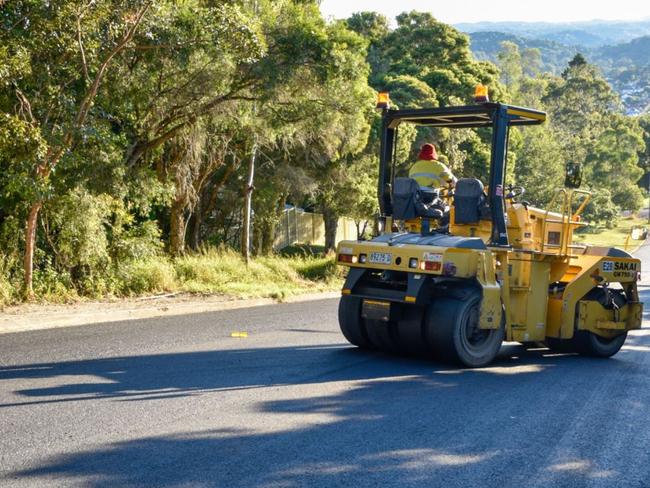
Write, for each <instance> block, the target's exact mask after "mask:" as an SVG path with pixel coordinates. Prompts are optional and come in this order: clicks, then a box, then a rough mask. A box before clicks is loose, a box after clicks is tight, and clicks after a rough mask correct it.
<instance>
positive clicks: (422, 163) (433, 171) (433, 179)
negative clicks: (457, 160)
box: [409, 144, 456, 188]
mask: <svg viewBox="0 0 650 488" xmlns="http://www.w3.org/2000/svg"><path fill="white" fill-rule="evenodd" d="M409 178H413V179H414V180H415V181H417V182H418V185H420V186H421V187H423V188H442V187H444V186H446V185H447V184H451V185H454V184H455V183H456V177H455V176H454V175H453V174H452V172H451V170H450V169H449V168H448V167H447V166H446V165H445V164H443V163H441V162H440V161H438V154H437V153H436V147H435V146H434V145H433V144H424V145H423V146H422V148H421V149H420V154H418V160H417V161H416V162H415V164H414V165H413V166H411V169H410V170H409Z"/></svg>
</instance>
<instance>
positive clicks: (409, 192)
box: [393, 178, 443, 220]
mask: <svg viewBox="0 0 650 488" xmlns="http://www.w3.org/2000/svg"><path fill="white" fill-rule="evenodd" d="M436 199H437V192H436V191H435V190H433V189H428V188H421V187H420V185H419V184H418V182H417V181H415V180H414V179H413V178H395V182H394V184H393V218H395V219H397V220H409V219H414V218H415V217H425V218H430V219H440V218H442V216H443V211H442V210H440V209H439V208H437V207H434V206H432V204H433V203H434V202H435V201H436Z"/></svg>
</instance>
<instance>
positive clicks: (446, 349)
mask: <svg viewBox="0 0 650 488" xmlns="http://www.w3.org/2000/svg"><path fill="white" fill-rule="evenodd" d="M388 105H389V102H388V96H387V94H384V93H382V94H380V99H379V103H378V108H380V110H381V111H382V127H381V145H380V157H379V182H378V196H379V206H380V209H381V215H380V218H379V222H380V226H379V227H380V231H379V233H378V235H377V236H376V237H375V238H373V239H371V240H367V241H363V240H358V241H342V242H340V243H339V244H338V246H337V255H336V259H337V263H338V264H340V265H343V266H347V267H349V271H348V274H347V279H346V281H345V284H344V286H343V290H342V296H341V300H340V304H339V324H340V327H341V331H342V333H343V335H344V336H345V337H346V339H347V340H348V341H349V342H350V343H352V344H354V345H356V346H358V347H360V348H364V349H374V350H381V351H385V352H390V353H397V354H409V355H420V356H432V357H434V358H438V359H442V360H446V361H453V362H456V363H460V364H462V365H464V366H467V367H481V366H485V365H487V364H489V363H490V362H491V361H492V360H493V359H494V358H495V356H496V354H497V353H498V351H499V348H500V346H501V344H502V342H503V341H504V340H506V341H515V342H520V343H523V344H524V345H533V344H540V343H544V344H545V345H546V346H547V347H548V348H550V349H551V350H556V351H562V352H576V353H579V354H584V355H589V356H594V357H600V358H606V357H610V356H612V355H614V354H616V353H617V352H618V351H619V350H620V348H621V346H622V345H623V343H624V342H625V339H626V337H627V332H628V331H629V330H631V329H637V328H640V327H641V321H642V314H643V304H642V303H640V301H639V295H638V291H637V281H638V280H639V277H640V271H641V263H640V261H639V260H638V259H636V258H634V257H632V256H631V255H630V254H628V253H627V252H625V251H623V250H621V249H617V248H609V247H596V246H588V245H581V244H576V243H575V242H574V239H573V233H574V231H575V229H576V228H577V227H579V226H581V225H584V224H583V223H582V222H581V220H580V214H581V212H582V211H583V209H584V208H585V205H586V204H587V202H588V200H589V196H590V195H589V192H586V191H583V190H580V189H579V186H580V179H581V178H580V168H579V166H578V165H567V173H566V181H565V187H564V188H560V189H558V190H557V192H556V194H555V197H554V198H553V201H552V202H550V203H549V205H548V208H547V209H539V208H535V207H533V206H531V205H529V204H528V203H527V202H525V201H524V200H523V194H524V192H525V189H524V188H522V187H516V186H506V184H505V168H506V157H507V150H508V149H507V146H508V134H509V130H510V128H511V127H523V126H528V125H538V124H542V123H543V122H544V121H545V119H546V114H545V113H544V112H541V111H538V110H533V109H529V108H524V107H516V106H512V105H506V104H502V103H491V102H486V103H477V104H475V105H467V106H451V107H437V108H424V109H402V110H397V109H391V108H390V107H389V106H388ZM403 124H415V125H418V126H426V127H439V128H448V129H452V130H453V129H468V128H470V129H478V128H483V129H488V130H490V131H491V156H490V168H489V178H488V181H486V182H483V181H480V180H479V179H476V178H460V179H458V180H457V181H456V183H455V185H454V187H453V188H451V187H449V188H447V189H446V190H444V189H443V190H442V191H440V190H433V189H432V191H430V190H429V189H426V188H423V187H421V186H420V185H419V184H418V183H417V181H415V180H413V179H411V178H406V177H398V176H396V174H395V173H396V170H395V146H396V137H397V133H398V130H399V128H400V126H402V125H403ZM551 209H552V210H551Z"/></svg>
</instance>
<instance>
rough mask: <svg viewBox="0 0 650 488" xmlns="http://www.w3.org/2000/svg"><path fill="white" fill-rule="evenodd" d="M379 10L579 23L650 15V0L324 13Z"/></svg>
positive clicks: (411, 4)
mask: <svg viewBox="0 0 650 488" xmlns="http://www.w3.org/2000/svg"><path fill="white" fill-rule="evenodd" d="M364 10H368V11H376V12H380V13H382V14H384V15H385V16H386V17H388V18H389V19H392V18H394V17H395V16H396V15H398V14H400V13H401V12H404V11H409V10H420V11H423V12H431V13H432V14H433V16H434V17H435V18H437V19H438V20H441V21H443V22H446V23H450V24H456V23H459V22H480V21H493V22H497V21H526V22H575V21H586V20H593V19H602V20H643V19H648V18H650V1H648V0H616V2H613V1H612V0H537V1H531V0H490V1H489V2H488V1H486V0H483V1H479V0H392V1H381V0H374V1H370V0H322V2H321V12H322V13H323V14H324V15H325V16H326V17H329V16H332V17H334V18H346V17H349V16H350V14H352V13H354V12H360V11H364Z"/></svg>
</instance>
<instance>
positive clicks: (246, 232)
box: [241, 109, 257, 266]
mask: <svg viewBox="0 0 650 488" xmlns="http://www.w3.org/2000/svg"><path fill="white" fill-rule="evenodd" d="M253 114H255V109H253ZM256 157H257V134H253V147H252V148H251V157H250V160H249V163H248V179H247V180H246V188H245V189H244V219H243V220H244V221H243V229H242V239H241V246H242V255H243V256H244V261H246V265H247V266H248V263H249V261H250V252H251V208H252V203H253V190H254V187H253V181H254V179H255V159H256Z"/></svg>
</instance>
